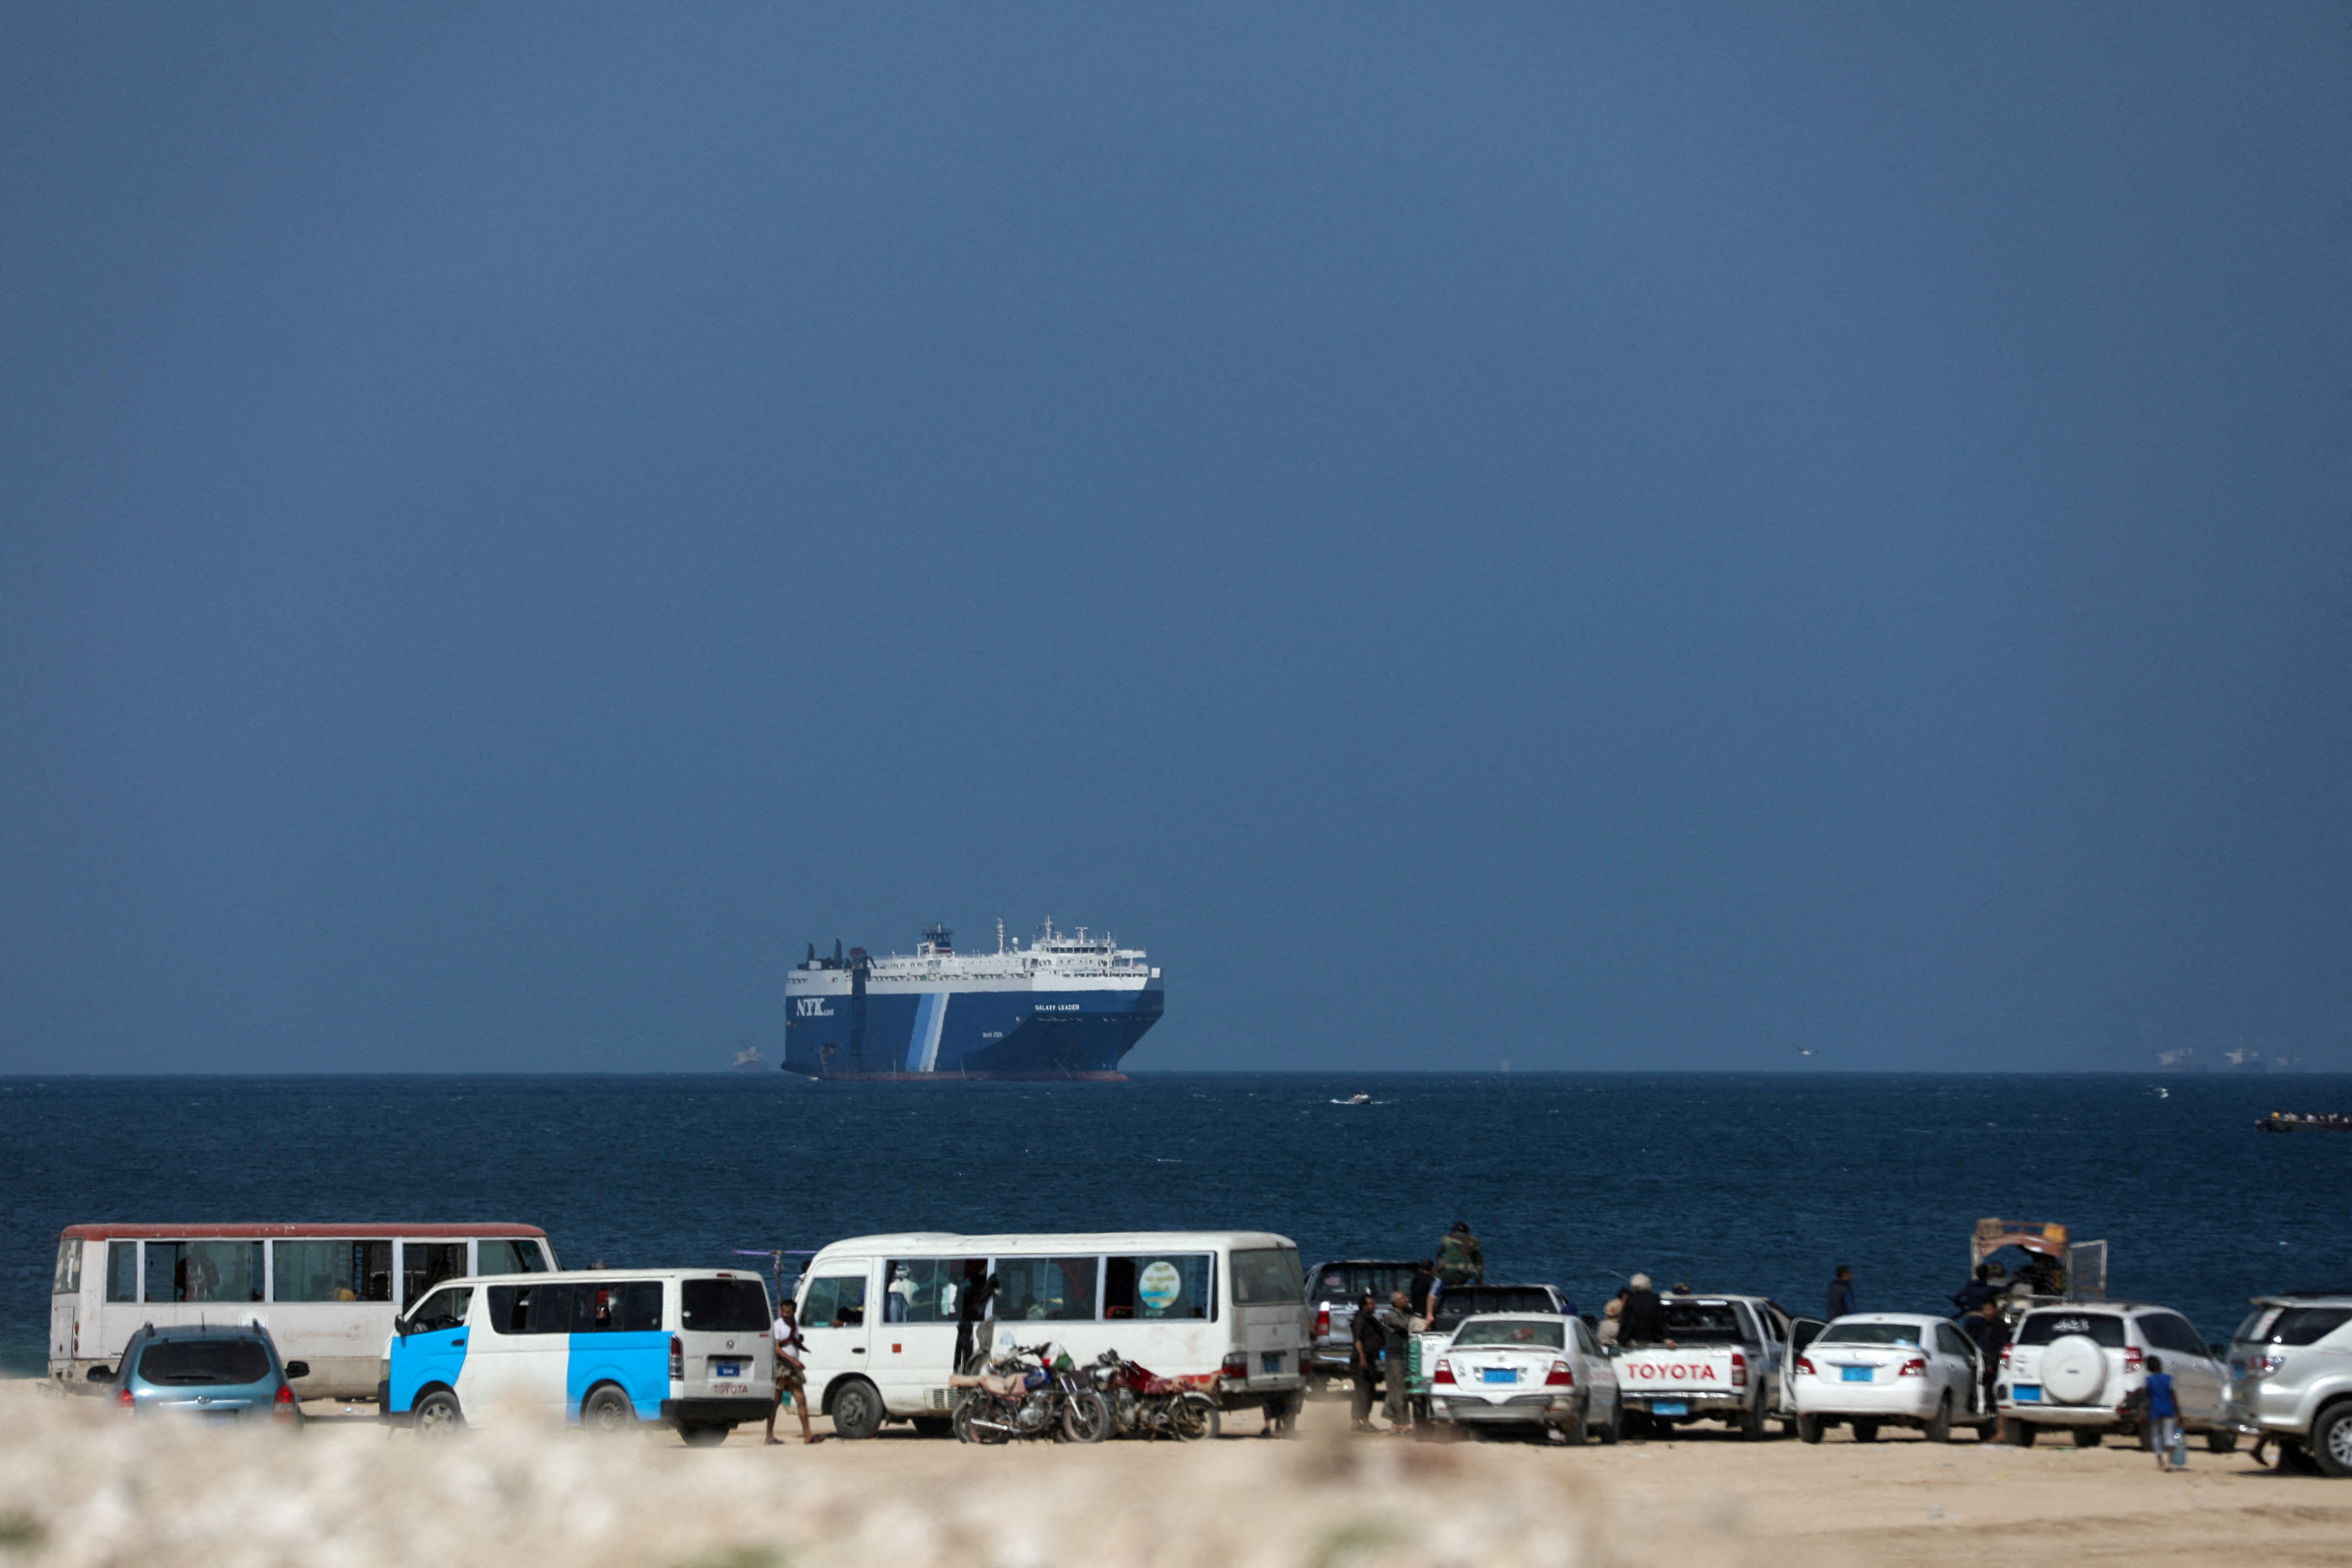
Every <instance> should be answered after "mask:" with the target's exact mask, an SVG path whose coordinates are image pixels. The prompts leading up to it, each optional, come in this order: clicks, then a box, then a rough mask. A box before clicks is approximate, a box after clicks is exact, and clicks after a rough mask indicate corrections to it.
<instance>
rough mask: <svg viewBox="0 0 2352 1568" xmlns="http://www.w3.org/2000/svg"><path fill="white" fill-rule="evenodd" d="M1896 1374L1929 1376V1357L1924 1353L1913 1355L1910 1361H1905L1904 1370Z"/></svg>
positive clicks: (1902, 1375) (1898, 1375)
mask: <svg viewBox="0 0 2352 1568" xmlns="http://www.w3.org/2000/svg"><path fill="white" fill-rule="evenodd" d="M1895 1376H1897V1377H1925V1376H1927V1357H1926V1356H1923V1355H1915V1356H1913V1357H1912V1358H1911V1359H1910V1360H1909V1361H1906V1362H1905V1363H1903V1370H1902V1371H1900V1372H1898V1373H1895Z"/></svg>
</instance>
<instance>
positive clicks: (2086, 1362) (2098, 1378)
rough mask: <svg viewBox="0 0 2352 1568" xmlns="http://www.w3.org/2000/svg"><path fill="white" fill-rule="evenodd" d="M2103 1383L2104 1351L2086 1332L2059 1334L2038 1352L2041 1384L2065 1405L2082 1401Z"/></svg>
mask: <svg viewBox="0 0 2352 1568" xmlns="http://www.w3.org/2000/svg"><path fill="white" fill-rule="evenodd" d="M2106 1385H2107V1352H2105V1351H2103V1350H2101V1349H2100V1348H2099V1344H2098V1342H2097V1341H2096V1340H2094V1339H2092V1338H2091V1337H2090V1336H2089V1335H2087V1334H2061V1335H2059V1336H2058V1337H2057V1338H2056V1339H2054V1340H2052V1341H2051V1342H2050V1343H2049V1344H2048V1345H2047V1346H2045V1347H2043V1349H2042V1388H2043V1389H2044V1390H2046V1391H2047V1392H2048V1394H2049V1395H2050V1397H2051V1398H2053V1399H2055V1400H2057V1401H2059V1402H2060V1403H2061V1404H2065V1405H2086V1404H2088V1403H2090V1402H2091V1401H2092V1400H2094V1399H2096V1398H2097V1397H2098V1396H2099V1390H2101V1389H2102V1388H2105V1386H2106Z"/></svg>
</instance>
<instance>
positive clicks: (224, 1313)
mask: <svg viewBox="0 0 2352 1568" xmlns="http://www.w3.org/2000/svg"><path fill="white" fill-rule="evenodd" d="M554 1267H555V1252H554V1249H553V1248H552V1247H550V1246H549V1245H548V1240H547V1233H546V1232H545V1231H543V1230H541V1229H540V1228H539V1227H538V1226H531V1225H509V1224H504V1223H499V1222H485V1223H477V1224H472V1225H453V1224H446V1223H433V1224H424V1225H418V1224H402V1225H387V1224H352V1225H316V1224H307V1225H293V1224H209V1225H143V1224H142V1225H74V1226H67V1227H66V1228H65V1230H64V1231H63V1232H62V1233H60V1234H59V1236H58V1255H57V1268H56V1271H55V1274H54V1276H53V1279H52V1281H51V1287H50V1295H49V1377H50V1379H51V1381H52V1382H55V1383H57V1384H60V1385H61V1386H63V1387H65V1388H67V1389H68V1390H70V1391H72V1392H75V1393H100V1392H103V1385H101V1384H99V1383H98V1382H96V1381H94V1380H93V1379H92V1378H91V1376H90V1374H91V1373H93V1372H96V1371H98V1370H100V1368H105V1369H108V1370H112V1369H113V1368H114V1366H115V1363H116V1360H117V1358H119V1357H120V1356H121V1353H122V1348H123V1346H124V1345H125V1344H127V1343H128V1342H130V1339H131V1333H132V1331H134V1330H136V1329H137V1328H138V1327H139V1326H140V1325H141V1324H142V1323H152V1324H154V1325H155V1326H156V1327H157V1328H164V1327H168V1326H170V1325H173V1324H176V1323H243V1322H247V1321H257V1322H259V1323H261V1324H262V1325H263V1326H264V1327H266V1328H267V1329H268V1331H269V1333H270V1337H271V1339H273V1340H274V1341H276V1342H277V1345H278V1353H279V1354H280V1355H282V1356H283V1357H284V1358H285V1359H286V1360H288V1361H289V1362H296V1361H299V1362H307V1363H310V1374H309V1375H308V1376H306V1377H302V1378H299V1379H296V1380H295V1383H294V1388H295V1392H296V1393H298V1394H300V1395H302V1396H303V1397H304V1398H306V1399H318V1398H335V1399H363V1398H365V1399H372V1398H373V1397H374V1395H375V1389H376V1382H377V1379H378V1378H379V1376H380V1375H381V1364H380V1363H381V1362H382V1358H383V1342H384V1340H385V1338H386V1336H388V1335H389V1334H390V1333H391V1332H392V1325H393V1321H394V1319H395V1318H396V1317H398V1316H399V1315H400V1313H402V1312H403V1311H404V1310H407V1309H408V1308H410V1307H413V1306H415V1304H416V1303H417V1301H419V1300H422V1299H423V1297H424V1295H425V1291H427V1290H429V1289H432V1288H433V1287H434V1286H436V1285H437V1284H439V1283H440V1282H441V1281H442V1280H444V1279H462V1278H465V1277H467V1276H469V1275H476V1274H523V1273H531V1274H536V1273H541V1272H544V1271H546V1270H549V1269H551V1268H554Z"/></svg>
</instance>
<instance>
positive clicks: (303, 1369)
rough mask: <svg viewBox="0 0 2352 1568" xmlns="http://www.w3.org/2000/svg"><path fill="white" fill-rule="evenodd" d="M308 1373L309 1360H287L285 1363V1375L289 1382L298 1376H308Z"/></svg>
mask: <svg viewBox="0 0 2352 1568" xmlns="http://www.w3.org/2000/svg"><path fill="white" fill-rule="evenodd" d="M308 1376H310V1363H309V1362H307V1361H289V1362H288V1363H286V1377H287V1380H288V1381H289V1382H291V1381H292V1380H293V1379H295V1378H298V1377H308Z"/></svg>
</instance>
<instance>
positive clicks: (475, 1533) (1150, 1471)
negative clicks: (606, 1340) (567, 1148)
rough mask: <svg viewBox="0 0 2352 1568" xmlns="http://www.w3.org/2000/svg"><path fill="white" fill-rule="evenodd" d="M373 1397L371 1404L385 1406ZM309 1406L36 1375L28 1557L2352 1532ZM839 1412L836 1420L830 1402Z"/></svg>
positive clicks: (2001, 1451) (6, 1462)
mask: <svg viewBox="0 0 2352 1568" xmlns="http://www.w3.org/2000/svg"><path fill="white" fill-rule="evenodd" d="M363 1409H364V1407H362V1410H363ZM314 1413H315V1414H316V1415H320V1416H321V1417H329V1418H324V1419H318V1420H314V1421H312V1422H311V1423H310V1424H309V1426H307V1428H306V1429H305V1430H304V1431H303V1432H302V1433H301V1434H300V1435H299V1436H289V1435H286V1434H280V1433H268V1432H263V1433H257V1434H253V1435H249V1436H248V1435H245V1434H237V1433H223V1432H202V1431H196V1430H194V1429H190V1428H185V1427H181V1426H176V1425H173V1424H165V1423H155V1422H143V1423H137V1424H133V1423H131V1422H130V1421H127V1420H123V1419H121V1418H120V1417H117V1416H114V1415H111V1414H110V1412H108V1411H106V1410H105V1409H104V1408H103V1407H102V1406H101V1405H100V1404H99V1403H98V1402H97V1401H95V1400H90V1401H84V1400H79V1399H77V1400H71V1401H64V1400H59V1399H58V1398H56V1397H54V1396H52V1395H49V1394H46V1393H44V1392H42V1391H41V1390H40V1389H39V1387H38V1385H37V1384H16V1385H15V1386H13V1387H11V1388H9V1389H7V1390H5V1393H0V1414H5V1416H6V1420H5V1423H0V1537H5V1540H6V1541H7V1542H8V1543H9V1544H10V1546H11V1552H10V1563H11V1568H20V1565H21V1568H68V1565H73V1568H79V1565H80V1564H85V1563H86V1564H91V1565H96V1564H100V1563H121V1562H125V1561H133V1560H135V1561H138V1562H141V1563H142V1564H146V1565H149V1568H153V1565H157V1564H170V1563H184V1564H189V1565H192V1568H193V1565H195V1564H205V1565H206V1568H211V1565H215V1564H237V1565H240V1568H242V1565H246V1564H252V1565H255V1568H259V1565H261V1564H273V1565H274V1564H289V1565H290V1564H293V1563H305V1564H314V1563H327V1562H331V1563H336V1564H338V1565H339V1568H374V1565H375V1564H383V1565H384V1568H391V1565H392V1564H395V1563H416V1562H424V1561H430V1562H433V1563H436V1564H438V1565H440V1568H455V1565H459V1564H466V1563H483V1564H485V1565H488V1564H491V1563H500V1564H503V1563H509V1562H510V1561H512V1559H513V1555H514V1554H515V1552H516V1548H517V1544H518V1542H520V1541H525V1540H530V1541H535V1542H540V1543H541V1545H542V1546H543V1548H544V1551H543V1552H538V1553H535V1554H538V1555H553V1556H559V1557H561V1558H562V1559H563V1560H564V1561H565V1562H566V1563H567V1565H568V1568H593V1565H596V1564H602V1563H613V1564H614V1565H615V1568H618V1565H619V1564H623V1563H627V1564H630V1565H632V1568H646V1565H648V1564H651V1565H654V1568H665V1565H675V1568H712V1565H722V1568H763V1565H768V1564H778V1563H788V1562H789V1563H802V1564H816V1563H835V1562H838V1563H853V1562H855V1563H874V1562H877V1561H887V1563H890V1564H891V1568H929V1565H930V1564H934V1563H936V1564H939V1565H940V1568H946V1565H947V1564H950V1563H955V1564H962V1565H964V1568H970V1565H971V1564H974V1563H982V1564H991V1565H996V1564H1001V1565H1003V1568H1045V1565H1046V1564H1058V1563H1102V1564H1122V1565H1124V1564H1137V1565H1151V1568H1158V1565H1160V1564H1167V1565H1170V1568H1174V1565H1177V1564H1184V1565H1188V1568H1189V1565H1192V1564H1201V1565H1203V1568H1205V1565H1207V1564H1211V1563H1216V1564H1242V1563H1249V1564H1258V1563H1263V1564H1267V1565H1269V1568H1271V1565H1275V1564H1284V1565H1287V1564H1298V1565H1301V1568H1340V1565H1342V1564H1347V1565H1350V1568H1353V1565H1357V1564H1361V1565H1363V1568H1385V1565H1390V1564H1394V1565H1396V1568H1404V1565H1406V1564H1418V1563H1461V1564H1465V1565H1466V1564H1471V1563H1478V1564H1487V1563H1529V1564H1536V1563H1544V1564H1558V1565H1559V1568H1583V1565H1593V1564H1618V1565H1623V1568H1652V1565H1655V1568H1667V1565H1669V1564H1671V1565H1674V1568H1711V1565H1716V1564H1723V1565H1727V1568H1728V1565H1755V1568H1775V1565H1778V1564H1782V1563H1789V1564H1795V1563H1806V1564H1812V1565H1819V1564H1823V1563H1828V1564H1842V1563H1854V1564H1863V1563H1873V1564H1888V1563H1905V1564H1908V1563H1917V1564H1944V1563H1951V1564H1960V1563H1984V1562H1988V1561H2021V1560H2023V1561H2034V1560H2039V1559H2041V1558H2042V1557H2043V1556H2044V1555H2045V1554H2046V1555H2048V1556H2049V1557H2050V1558H2051V1559H2052V1560H2058V1559H2060V1558H2063V1561H2065V1562H2067V1563H2110V1562H2124V1561H2129V1562H2132V1563H2137V1564H2143V1565H2151V1568H2153V1565H2161V1564H2173V1563H2179V1564H2184V1565H2185V1564H2189V1563H2200V1564H2202V1563H2211V1562H2214V1561H2217V1560H2221V1559H2222V1558H2224V1557H2227V1556H2231V1555H2236V1554H2244V1553H2248V1552H2258V1553H2259V1554H2260V1556H2261V1560H2262V1561H2263V1563H2265V1564H2266V1565H2268V1564H2294V1563H2313V1564H2317V1563H2343V1562H2345V1561H2347V1558H2352V1545H2347V1543H2352V1485H2346V1484H2344V1483H2341V1482H2335V1481H2329V1480H2326V1479H2318V1478H2306V1477H2301V1476H2284V1475H2280V1474H2277V1473H2275V1472H2273V1471H2271V1470H2268V1469H2265V1468H2261V1467H2259V1466H2256V1465H2254V1464H2253V1463H2252V1461H2251V1460H2250V1459H2249V1458H2247V1457H2246V1456H2245V1455H2244V1454H2242V1453H2240V1454H2235V1455H2229V1456H2220V1455H2212V1454H2208V1453H2204V1452H2201V1451H2200V1452H2198V1453H2196V1454H2194V1455H2193V1456H2192V1458H2191V1461H2190V1468H2189V1471H2188V1472H2187V1473H2186V1474H2163V1473H2159V1472H2158V1470H2157V1468H2156V1467H2155V1465H2154V1462H2153V1461H2152V1460H2151V1459H2150V1458H2148V1457H2147V1456H2146V1455H2143V1454H2141V1453H2139V1452H2137V1450H2135V1449H2129V1448H2126V1447H2122V1446H2120V1445H2119V1444H2118V1445H2116V1446H2111V1447H2102V1448H2097V1449H2076V1448H2074V1447H2072V1446H2071V1445H2049V1444H2045V1445H2042V1446H2040V1447H2035V1448H2032V1449H2016V1448H2009V1447H1995V1446H1990V1445H1982V1444H1978V1443H1975V1442H1972V1441H1969V1440H1965V1439H1964V1440H1962V1441H1959V1442H1957V1443H1953V1444H1949V1445H1936V1444H1930V1443H1927V1442H1926V1441H1924V1440H1921V1439H1920V1438H1918V1437H1916V1436H1913V1435H1910V1434H1905V1435H1901V1436H1893V1437H1890V1438H1887V1439H1885V1440H1883V1441H1881V1442H1878V1443H1875V1444H1856V1443H1853V1442H1850V1441H1846V1440H1844V1439H1843V1436H1835V1437H1832V1440H1831V1441H1829V1442H1827V1443H1824V1444H1822V1445H1821V1446H1819V1447H1806V1446H1805V1445H1803V1444H1801V1443H1798V1442H1795V1441H1793V1440H1788V1439H1782V1440H1776V1441H1771V1442H1767V1443H1763V1444H1758V1445H1749V1444H1743V1443H1739V1442H1737V1441H1735V1440H1732V1439H1730V1438H1728V1437H1727V1436H1717V1435H1714V1434H1712V1433H1709V1432H1698V1433H1696V1434H1694V1435H1691V1436H1684V1437H1681V1438H1677V1439H1673V1440H1664V1441H1651V1442H1645V1443H1628V1444H1625V1445H1624V1446H1622V1447H1616V1448H1613V1449H1612V1448H1604V1447H1600V1446H1599V1445H1592V1446H1590V1447H1584V1448H1581V1449H1578V1450H1574V1451H1570V1450H1569V1449H1567V1448H1566V1447H1562V1446H1544V1445H1537V1444H1531V1443H1528V1444H1522V1443H1498V1442H1416V1441H1412V1440H1411V1439H1406V1438H1395V1437H1386V1436H1383V1437H1370V1438H1364V1437H1349V1436H1347V1435H1346V1434H1345V1432H1344V1426H1345V1424H1346V1423H1345V1411H1344V1408H1343V1407H1339V1406H1334V1405H1323V1404H1318V1405H1312V1406H1310V1407H1309V1409H1308V1411H1307V1416H1306V1418H1305V1419H1304V1420H1303V1422H1302V1424H1301V1431H1300V1435H1299V1436H1298V1437H1297V1438H1296V1439H1295V1440H1291V1441H1284V1442H1276V1441H1268V1440H1264V1439H1260V1438H1257V1437H1255V1436H1246V1435H1243V1434H1244V1433H1247V1432H1252V1431H1254V1430H1255V1426H1256V1425H1257V1422H1256V1419H1255V1416H1252V1415H1244V1416H1242V1417H1239V1418H1238V1419H1237V1420H1236V1421H1235V1422H1234V1431H1233V1432H1232V1433H1231V1434H1229V1435H1228V1436H1224V1437H1222V1438H1221V1439H1219V1440H1217V1441H1214V1442H1209V1443H1202V1444H1196V1445H1192V1446H1189V1447H1178V1446H1175V1445H1171V1444H1166V1443H1160V1444H1146V1443H1138V1442H1119V1443H1113V1444H1108V1445H1104V1446H1102V1447H1093V1448H1076V1447H1066V1446H1060V1445H1054V1444H1031V1445H1016V1446H1013V1447H1006V1448H994V1449H981V1448H967V1447H961V1446H959V1445H956V1444H953V1443H950V1442H946V1441H942V1440H936V1439H926V1438H919V1437H917V1436H913V1435H912V1434H911V1433H909V1432H906V1431H905V1430H904V1429H902V1428H892V1429H890V1430H889V1432H888V1433H887V1435H886V1436H882V1437H880V1438H877V1439H876V1440H873V1441H870V1442H865V1443H846V1442H840V1441H824V1442H820V1443H819V1444H818V1445H817V1446H816V1447H813V1448H811V1447H803V1446H801V1445H800V1444H799V1443H798V1442H797V1441H796V1440H795V1441H793V1442H791V1443H787V1444H784V1445H782V1446H777V1447H767V1446H764V1445H762V1444H761V1441H760V1435H759V1433H758V1432H757V1430H756V1429H743V1430H739V1431H738V1432H737V1433H736V1434H735V1436H733V1437H732V1438H730V1440H729V1442H728V1443H727V1444H726V1445H725V1446H724V1447H720V1448H718V1449H716V1450H688V1449H687V1448H686V1447H684V1446H683V1445H682V1444H680V1443H679V1442H678V1441H677V1439H676V1437H675V1436H671V1435H669V1434H667V1433H666V1432H659V1431H652V1432H648V1433H646V1434H643V1435H641V1436H633V1437H622V1438H616V1439H605V1440H598V1439H595V1438H593V1437H590V1436H586V1435H583V1434H582V1433H579V1432H576V1431H562V1430H552V1429H547V1428H541V1427H537V1426H525V1427H520V1428H515V1427H510V1428H509V1429H507V1430H505V1431H488V1430H485V1431H480V1432H469V1433H467V1434H465V1435H463V1436H460V1437H459V1438H457V1440H455V1441H452V1442H449V1443H446V1444H421V1443H419V1442H417V1441H416V1440H415V1438H414V1437H413V1436H410V1435H408V1434H406V1433H398V1432H393V1431H389V1430H387V1429H385V1428H383V1427H382V1426H379V1425H378V1424H377V1423H375V1422H374V1421H373V1419H372V1418H370V1417H369V1416H368V1415H364V1414H358V1415H352V1416H351V1417H350V1418H332V1416H333V1415H339V1414H340V1412H331V1410H330V1409H329V1408H328V1407H314ZM819 1430H820V1433H821V1434H822V1433H823V1431H824V1424H823V1423H822V1422H820V1423H819Z"/></svg>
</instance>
